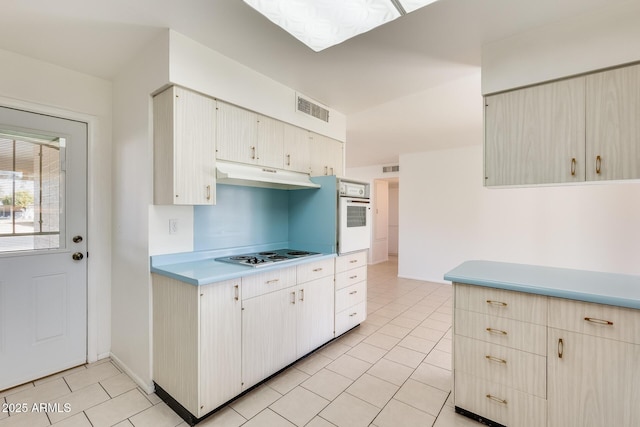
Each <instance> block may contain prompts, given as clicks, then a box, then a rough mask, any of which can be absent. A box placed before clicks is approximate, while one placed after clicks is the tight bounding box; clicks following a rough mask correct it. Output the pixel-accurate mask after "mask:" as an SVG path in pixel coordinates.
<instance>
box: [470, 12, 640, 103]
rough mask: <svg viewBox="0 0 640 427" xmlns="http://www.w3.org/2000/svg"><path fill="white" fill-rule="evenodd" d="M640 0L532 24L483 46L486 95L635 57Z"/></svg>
mask: <svg viewBox="0 0 640 427" xmlns="http://www.w3.org/2000/svg"><path fill="white" fill-rule="evenodd" d="M639 22H640V2H637V1H630V2H626V3H622V4H619V5H615V6H609V7H607V8H605V9H598V10H595V11H592V12H589V13H586V14H582V15H579V16H577V17H575V18H571V19H565V20H563V21H559V22H555V23H553V24H550V25H545V26H543V27H539V28H535V29H533V30H531V31H527V32H524V33H521V34H517V35H515V36H513V37H509V38H506V39H502V40H498V41H496V42H493V43H489V44H487V45H485V46H483V48H482V93H483V94H488V93H493V92H498V91H502V90H506V89H512V88H516V87H520V86H525V85H530V84H534V83H540V82H543V81H547V80H552V79H557V78H562V77H567V76H571V75H575V74H580V73H585V72H588V71H593V70H598V69H602V68H607V67H611V66H615V65H620V64H625V63H629V62H634V61H638V60H640V53H639V52H638V45H639V44H640V25H639V24H638V23H639Z"/></svg>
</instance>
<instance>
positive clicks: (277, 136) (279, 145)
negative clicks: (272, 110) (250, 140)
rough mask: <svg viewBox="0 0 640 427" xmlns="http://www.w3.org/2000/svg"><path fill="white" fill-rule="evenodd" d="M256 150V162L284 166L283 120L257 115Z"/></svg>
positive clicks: (270, 165) (262, 164)
mask: <svg viewBox="0 0 640 427" xmlns="http://www.w3.org/2000/svg"><path fill="white" fill-rule="evenodd" d="M257 152H258V154H257V159H256V160H257V164H259V165H261V166H268V167H272V168H278V169H282V167H283V166H284V123H283V122H281V121H279V120H275V119H272V118H270V117H265V116H259V118H258V148H257Z"/></svg>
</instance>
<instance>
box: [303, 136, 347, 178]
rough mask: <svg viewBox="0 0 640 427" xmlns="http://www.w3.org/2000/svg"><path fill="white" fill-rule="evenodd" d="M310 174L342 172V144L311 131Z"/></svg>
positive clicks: (336, 173) (338, 173)
mask: <svg viewBox="0 0 640 427" xmlns="http://www.w3.org/2000/svg"><path fill="white" fill-rule="evenodd" d="M310 134H311V175H312V176H321V175H337V176H342V175H343V174H344V170H343V169H344V144H343V143H342V142H340V141H337V140H335V139H332V138H329V137H326V136H324V135H320V134H317V133H313V132H311V133H310Z"/></svg>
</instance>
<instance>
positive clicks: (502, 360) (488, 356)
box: [485, 355, 507, 365]
mask: <svg viewBox="0 0 640 427" xmlns="http://www.w3.org/2000/svg"><path fill="white" fill-rule="evenodd" d="M485 357H486V358H487V360H488V361H489V362H496V363H502V364H503V365H506V364H507V361H506V360H504V359H499V358H497V357H494V356H490V355H486V356H485Z"/></svg>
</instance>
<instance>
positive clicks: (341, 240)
mask: <svg viewBox="0 0 640 427" xmlns="http://www.w3.org/2000/svg"><path fill="white" fill-rule="evenodd" d="M370 241H371V200H370V198H369V183H367V182H359V181H352V180H347V179H340V180H339V181H338V253H339V254H345V253H348V252H355V251H360V250H364V249H369V246H370Z"/></svg>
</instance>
